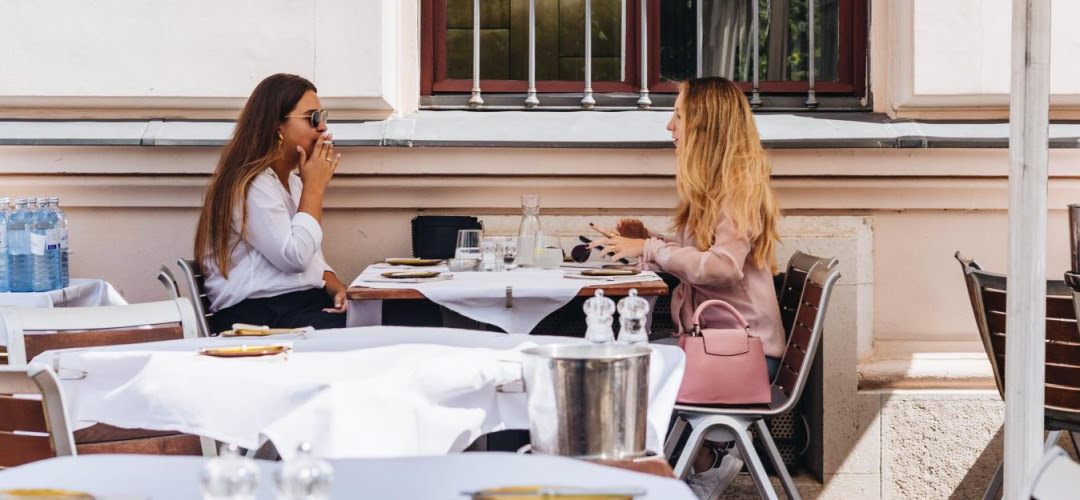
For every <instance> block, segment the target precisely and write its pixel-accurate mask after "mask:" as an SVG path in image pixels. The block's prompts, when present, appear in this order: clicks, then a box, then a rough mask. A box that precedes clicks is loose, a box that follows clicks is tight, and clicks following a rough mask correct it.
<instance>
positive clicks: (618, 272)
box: [581, 269, 641, 276]
mask: <svg viewBox="0 0 1080 500" xmlns="http://www.w3.org/2000/svg"><path fill="white" fill-rule="evenodd" d="M640 272H641V271H639V270H637V269H585V270H583V271H581V275H582V276H633V275H635V274H638V273H640Z"/></svg>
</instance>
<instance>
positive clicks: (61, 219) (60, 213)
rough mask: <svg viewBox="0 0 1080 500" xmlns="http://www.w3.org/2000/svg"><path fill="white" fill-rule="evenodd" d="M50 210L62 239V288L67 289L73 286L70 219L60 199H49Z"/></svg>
mask: <svg viewBox="0 0 1080 500" xmlns="http://www.w3.org/2000/svg"><path fill="white" fill-rule="evenodd" d="M49 209H50V210H52V211H53V213H54V214H56V231H57V235H58V236H59V238H60V286H59V288H67V286H68V285H69V284H71V271H70V268H69V267H68V218H67V214H65V213H64V210H63V209H61V208H60V198H56V197H53V198H49Z"/></svg>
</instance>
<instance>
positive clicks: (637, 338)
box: [618, 288, 649, 345]
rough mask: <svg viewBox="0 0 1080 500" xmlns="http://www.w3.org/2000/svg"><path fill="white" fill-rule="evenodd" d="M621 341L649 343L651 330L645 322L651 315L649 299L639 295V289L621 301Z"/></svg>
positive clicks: (631, 291) (625, 342)
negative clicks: (647, 328) (649, 330)
mask: <svg viewBox="0 0 1080 500" xmlns="http://www.w3.org/2000/svg"><path fill="white" fill-rule="evenodd" d="M618 309H619V343H620V344H631V345H632V344H648V343H649V332H648V331H646V329H645V322H646V319H647V318H648V315H649V301H647V300H645V299H643V298H641V297H638V293H637V289H636V288H632V289H630V294H629V295H627V296H626V297H625V298H623V299H622V300H620V301H619V307H618Z"/></svg>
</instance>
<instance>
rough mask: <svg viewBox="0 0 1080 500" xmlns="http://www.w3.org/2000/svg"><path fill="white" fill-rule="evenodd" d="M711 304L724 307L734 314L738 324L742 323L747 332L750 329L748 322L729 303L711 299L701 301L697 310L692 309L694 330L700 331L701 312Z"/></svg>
mask: <svg viewBox="0 0 1080 500" xmlns="http://www.w3.org/2000/svg"><path fill="white" fill-rule="evenodd" d="M712 306H720V307H722V308H724V309H727V310H728V312H730V313H731V315H732V316H735V319H736V320H738V321H739V324H740V325H742V327H743V328H745V329H746V331H747V332H749V331H750V323H748V322H747V321H746V318H744V317H743V315H742V314H739V311H738V310H736V309H735V308H734V307H733V306H732V305H731V304H728V303H727V301H725V300H720V299H712V300H706V301H705V302H702V303H701V305H699V306H698V308H697V310H696V311H694V332H700V331H701V327H700V326H699V325H700V324H701V313H703V312H705V309H707V308H709V307H712Z"/></svg>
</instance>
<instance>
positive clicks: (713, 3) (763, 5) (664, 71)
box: [421, 0, 867, 96]
mask: <svg viewBox="0 0 1080 500" xmlns="http://www.w3.org/2000/svg"><path fill="white" fill-rule="evenodd" d="M640 1H641V0H592V79H593V85H592V86H593V90H594V91H596V92H637V91H638V89H640V88H641V70H640V68H641V64H642V60H641V59H642V58H641V45H640V43H642V39H641V38H642V37H641V36H640V35H641V24H640V23H641V19H640V18H641V3H640ZM646 1H647V2H648V5H647V16H646V22H647V31H648V36H647V37H646V39H645V40H644V43H645V44H646V48H647V57H646V64H647V66H648V68H647V69H648V79H649V81H648V86H649V90H650V91H652V92H675V91H677V87H676V82H678V81H681V80H684V79H687V78H691V77H694V76H695V75H696V74H697V65H698V62H697V61H698V52H699V50H698V47H699V46H700V47H701V50H700V52H701V73H702V75H703V76H724V77H727V78H730V79H732V80H734V81H737V82H743V84H744V85H743V86H744V87H745V88H746V90H749V89H750V87H751V85H750V82H751V81H752V75H753V73H752V71H754V70H755V69H756V70H757V72H758V78H759V81H760V89H761V92H763V93H802V92H806V91H807V90H808V89H809V83H808V76H809V71H808V64H809V60H810V57H809V45H810V44H809V37H808V33H809V27H810V26H809V16H808V14H809V10H808V9H809V6H810V2H809V1H808V0H646ZM754 1H757V2H758V16H759V17H758V20H759V29H758V36H757V43H758V55H759V57H758V60H757V61H756V64H755V61H754V58H753V53H752V49H753V45H752V43H753V40H752V39H753V38H754V37H753V30H752V24H753V2H754ZM535 2H536V6H535V9H536V81H537V85H536V86H537V90H538V91H539V92H541V93H559V92H580V91H581V89H582V87H583V83H582V82H583V79H584V71H585V23H584V20H585V4H586V2H585V0H535ZM813 4H814V17H815V19H814V25H815V26H814V41H815V44H814V55H815V61H814V68H815V89H816V91H817V92H818V94H823V95H828V94H837V95H844V96H862V95H865V78H866V62H865V60H866V36H867V34H866V33H867V32H866V12H867V5H866V0H816V1H814V2H813ZM421 5H422V13H421V16H422V24H421V36H422V40H421V42H422V43H421V64H422V66H421V91H422V94H423V95H436V94H454V93H468V92H469V91H470V90H471V88H472V84H473V82H472V76H473V5H474V2H473V0H422V3H421ZM480 9H481V11H480V78H481V87H482V88H483V90H484V92H511V93H524V92H525V91H526V90H527V87H528V64H529V38H528V37H529V0H481V1H480ZM699 10H700V13H699ZM699 17H700V23H701V26H702V29H701V33H702V36H701V41H700V42H699V41H698V27H697V26H698V23H699Z"/></svg>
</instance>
